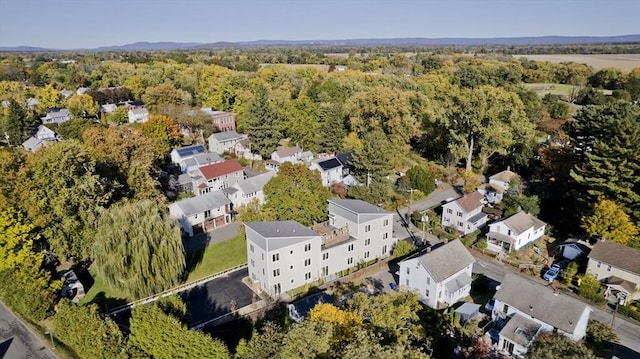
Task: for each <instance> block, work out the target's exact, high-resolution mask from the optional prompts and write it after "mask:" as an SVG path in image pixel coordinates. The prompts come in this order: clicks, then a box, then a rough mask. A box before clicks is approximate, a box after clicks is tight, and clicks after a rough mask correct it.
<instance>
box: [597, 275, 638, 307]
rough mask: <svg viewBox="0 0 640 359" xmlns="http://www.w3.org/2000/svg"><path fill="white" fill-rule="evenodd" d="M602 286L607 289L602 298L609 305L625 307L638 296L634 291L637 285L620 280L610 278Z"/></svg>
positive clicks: (613, 277) (614, 277)
mask: <svg viewBox="0 0 640 359" xmlns="http://www.w3.org/2000/svg"><path fill="white" fill-rule="evenodd" d="M604 284H605V286H606V287H607V289H606V290H605V292H604V296H605V298H607V301H608V302H609V303H612V304H615V303H621V304H623V305H626V304H627V303H628V302H629V301H631V300H633V299H635V298H636V297H637V296H638V294H637V293H638V292H637V291H636V287H637V285H636V284H635V283H632V282H629V281H627V280H624V279H622V278H619V277H616V276H611V277H609V278H608V279H607V281H606V283H604ZM634 294H635V295H634Z"/></svg>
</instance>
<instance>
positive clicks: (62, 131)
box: [56, 118, 99, 141]
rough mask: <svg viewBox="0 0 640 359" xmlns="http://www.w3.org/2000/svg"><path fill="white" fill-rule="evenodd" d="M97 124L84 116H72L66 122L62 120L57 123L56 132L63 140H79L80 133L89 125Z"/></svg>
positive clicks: (94, 125)
mask: <svg viewBox="0 0 640 359" xmlns="http://www.w3.org/2000/svg"><path fill="white" fill-rule="evenodd" d="M97 126H99V125H98V124H96V123H95V122H93V121H91V120H87V119H84V118H72V119H71V120H69V121H67V122H63V123H61V124H59V125H58V128H57V129H56V132H57V133H58V135H60V137H61V138H63V139H65V140H70V139H73V140H80V141H82V133H83V132H84V130H86V129H87V128H89V127H97Z"/></svg>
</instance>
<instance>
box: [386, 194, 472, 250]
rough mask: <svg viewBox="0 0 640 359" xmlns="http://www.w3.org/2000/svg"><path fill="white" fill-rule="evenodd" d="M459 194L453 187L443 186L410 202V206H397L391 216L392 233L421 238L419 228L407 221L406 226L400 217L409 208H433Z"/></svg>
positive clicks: (415, 209)
mask: <svg viewBox="0 0 640 359" xmlns="http://www.w3.org/2000/svg"><path fill="white" fill-rule="evenodd" d="M459 196H460V195H459V194H458V193H457V192H456V190H455V189H454V188H453V187H444V188H442V189H440V188H439V189H436V190H435V191H433V192H431V193H430V194H429V196H427V198H425V199H423V200H421V201H417V202H414V203H411V208H409V207H402V208H398V210H397V211H396V213H395V214H394V216H393V231H394V234H395V235H396V236H397V237H398V238H399V239H407V238H414V239H418V238H422V234H421V231H420V229H418V228H416V227H415V226H414V225H413V224H411V223H409V226H408V227H407V223H406V222H405V221H404V220H403V219H402V218H401V215H402V216H405V215H406V213H407V212H409V210H411V211H412V212H414V211H423V210H425V209H428V208H433V207H436V206H439V205H440V204H442V202H443V201H444V200H446V199H448V198H458V197H459Z"/></svg>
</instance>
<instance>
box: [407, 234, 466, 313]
mask: <svg viewBox="0 0 640 359" xmlns="http://www.w3.org/2000/svg"><path fill="white" fill-rule="evenodd" d="M474 262H475V259H474V258H473V256H472V255H471V253H469V251H468V250H467V249H466V248H465V247H464V245H463V244H462V243H461V242H460V241H459V240H457V239H456V240H454V241H451V242H448V243H446V244H443V245H441V246H440V247H438V248H435V249H433V250H431V249H430V248H427V250H426V252H423V253H419V254H417V255H414V256H412V257H409V258H407V259H405V260H403V261H401V262H400V263H399V264H400V273H399V283H398V284H399V286H400V288H402V289H405V290H409V291H413V292H415V293H416V294H417V295H418V297H419V298H420V301H421V302H422V303H424V304H425V305H428V306H430V307H431V308H436V309H441V308H447V307H450V306H451V305H453V304H455V303H457V302H459V301H460V300H462V299H463V298H465V297H466V296H468V295H469V291H470V290H471V268H472V266H473V263H474Z"/></svg>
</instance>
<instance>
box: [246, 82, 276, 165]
mask: <svg viewBox="0 0 640 359" xmlns="http://www.w3.org/2000/svg"><path fill="white" fill-rule="evenodd" d="M247 112H248V113H247V123H246V129H247V133H248V134H249V139H250V140H251V143H252V145H253V149H255V150H257V151H258V152H259V153H260V155H261V156H262V158H268V157H269V156H271V153H272V152H273V151H275V150H276V147H277V146H278V142H279V141H280V136H281V134H280V132H279V130H278V126H277V118H276V113H275V111H274V110H273V108H272V107H271V103H270V101H269V93H268V92H267V88H266V87H264V85H260V86H258V89H257V90H256V93H255V95H254V97H253V98H252V99H251V101H250V102H249V108H248V111H247Z"/></svg>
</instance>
